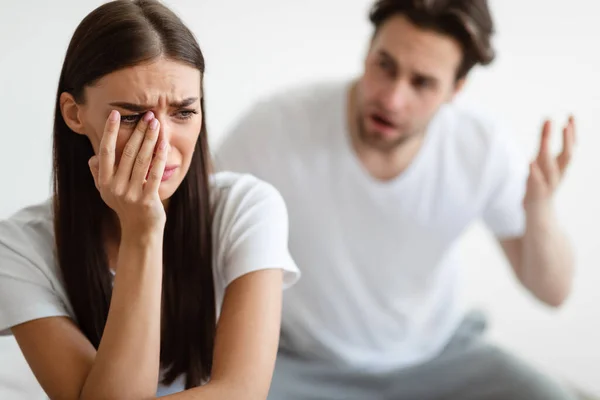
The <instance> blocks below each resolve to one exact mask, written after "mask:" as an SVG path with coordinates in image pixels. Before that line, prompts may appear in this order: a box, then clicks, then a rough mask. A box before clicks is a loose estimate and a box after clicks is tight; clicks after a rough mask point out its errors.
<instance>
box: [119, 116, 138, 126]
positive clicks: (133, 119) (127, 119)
mask: <svg viewBox="0 0 600 400" xmlns="http://www.w3.org/2000/svg"><path fill="white" fill-rule="evenodd" d="M140 118H141V115H140V114H134V115H121V123H122V124H126V125H135V124H137V123H138V122H139V121H140Z"/></svg>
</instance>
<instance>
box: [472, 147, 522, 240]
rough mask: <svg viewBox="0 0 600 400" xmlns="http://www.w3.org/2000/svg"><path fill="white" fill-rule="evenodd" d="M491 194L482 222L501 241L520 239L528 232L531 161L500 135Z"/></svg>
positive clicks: (492, 158)
mask: <svg viewBox="0 0 600 400" xmlns="http://www.w3.org/2000/svg"><path fill="white" fill-rule="evenodd" d="M489 162H490V164H489V166H490V168H489V172H490V173H489V175H488V184H489V187H490V189H491V190H490V193H489V196H488V201H487V203H486V205H485V208H484V211H483V220H484V222H485V224H486V225H487V226H488V228H489V229H490V230H491V231H492V232H493V233H494V234H495V235H496V237H498V238H499V239H507V238H513V237H520V236H522V235H523V233H524V232H525V211H524V209H523V198H524V197H525V189H526V184H527V177H528V170H529V169H528V165H529V164H528V162H527V158H526V157H525V155H524V154H523V153H522V152H521V151H520V149H519V148H517V146H516V144H515V143H514V142H511V141H510V140H508V139H507V138H505V137H502V136H497V137H495V140H494V145H493V146H492V151H491V156H490V159H489Z"/></svg>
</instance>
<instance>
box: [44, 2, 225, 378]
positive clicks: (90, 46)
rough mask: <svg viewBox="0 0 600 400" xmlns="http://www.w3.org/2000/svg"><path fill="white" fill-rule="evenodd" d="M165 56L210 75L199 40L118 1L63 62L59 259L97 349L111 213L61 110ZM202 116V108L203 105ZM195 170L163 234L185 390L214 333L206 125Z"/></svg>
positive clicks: (169, 15)
mask: <svg viewBox="0 0 600 400" xmlns="http://www.w3.org/2000/svg"><path fill="white" fill-rule="evenodd" d="M159 57H165V58H167V59H170V60H175V61H178V62H183V63H185V64H187V65H190V66H193V67H195V68H197V69H198V70H199V71H200V72H201V74H204V57H203V55H202V52H201V51H200V47H199V46H198V43H197V42H196V40H195V38H194V36H193V34H192V33H191V32H190V31H189V30H188V29H187V28H186V26H185V25H184V24H183V23H182V21H181V20H180V19H179V18H178V17H177V16H176V15H175V14H174V13H173V12H171V11H170V10H169V9H168V8H166V7H165V6H163V5H161V4H160V3H159V2H157V1H154V0H136V1H127V0H117V1H113V2H110V3H107V4H104V5H102V6H100V7H99V8H97V9H96V10H94V11H93V12H92V13H90V14H89V15H88V16H87V17H86V18H85V19H84V20H83V21H82V22H81V24H80V25H79V26H78V28H77V29H76V31H75V33H74V35H73V38H72V39H71V42H70V44H69V47H68V50H67V54H66V57H65V60H64V64H63V68H62V72H61V75H60V81H59V84H58V92H57V96H56V110H55V117H54V147H53V158H54V160H53V162H54V169H53V183H54V197H53V206H54V229H55V236H56V248H57V258H58V260H57V261H58V264H59V266H60V270H61V272H62V278H63V280H64V283H65V286H66V290H67V293H68V296H69V300H70V302H71V304H72V306H73V309H74V312H75V317H76V322H77V324H78V325H79V327H80V329H81V330H82V332H83V333H84V334H85V336H86V337H87V338H88V339H89V340H90V342H91V343H92V344H93V345H94V347H96V349H97V348H98V346H99V344H100V339H101V337H102V332H103V331H104V326H105V324H106V319H107V316H108V309H109V305H110V298H111V293H112V280H111V274H110V271H109V268H108V263H107V255H106V252H105V246H104V241H103V235H102V226H103V223H104V222H105V221H106V218H109V216H110V214H111V210H110V209H109V208H108V206H106V204H105V203H104V202H103V201H102V199H101V197H100V194H99V193H98V191H97V190H96V187H95V186H94V182H93V178H92V175H91V173H90V171H89V168H88V160H89V158H90V157H92V156H93V154H94V152H93V149H92V146H91V144H90V141H89V140H88V139H87V137H86V136H83V135H79V134H76V133H74V132H73V131H71V129H69V127H68V126H67V125H66V123H65V121H64V119H63V117H62V114H61V111H60V105H59V98H60V95H61V93H63V92H68V93H70V94H72V95H73V97H74V98H75V99H76V101H77V102H78V103H81V104H83V103H85V96H84V89H85V87H86V86H89V85H93V84H94V83H95V82H96V81H97V80H98V79H100V78H102V77H103V76H105V75H107V74H109V73H111V72H114V71H117V70H119V69H122V68H125V67H129V66H134V65H138V64H140V63H144V62H149V61H152V60H155V59H157V58H159ZM201 108H202V115H203V116H204V115H205V114H204V100H202V102H201ZM203 120H204V122H203V124H202V128H201V131H200V137H199V139H198V142H197V144H196V148H195V151H194V155H193V158H192V162H191V166H190V170H189V172H188V173H187V175H186V177H185V178H184V180H183V182H182V183H181V186H180V187H179V188H178V189H177V190H176V192H175V193H174V194H173V196H172V197H171V199H170V201H169V207H168V214H167V222H166V227H165V234H164V251H163V254H164V259H163V265H164V268H163V294H162V317H161V318H162V320H161V323H162V326H163V329H162V332H161V349H160V360H161V367H162V368H165V371H166V374H165V377H164V380H163V383H165V384H170V383H172V382H173V381H174V380H175V379H176V378H177V377H178V376H180V375H181V374H186V387H188V388H189V387H193V386H197V385H199V384H201V382H202V381H203V380H205V379H207V378H208V377H209V376H210V371H211V367H212V356H213V347H214V335H215V326H216V308H215V293H214V282H213V272H212V240H211V211H210V204H209V202H210V194H209V165H210V161H209V152H208V143H207V135H206V122H205V121H206V119H205V118H203Z"/></svg>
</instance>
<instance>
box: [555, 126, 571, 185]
mask: <svg viewBox="0 0 600 400" xmlns="http://www.w3.org/2000/svg"><path fill="white" fill-rule="evenodd" d="M574 146H575V123H574V120H573V117H571V118H569V122H568V123H567V125H566V126H565V127H564V129H563V149H562V151H561V153H560V154H559V155H558V157H556V161H557V164H558V168H559V170H560V173H561V175H562V174H564V172H565V171H566V169H567V167H568V166H569V162H570V161H571V157H572V155H573V147H574Z"/></svg>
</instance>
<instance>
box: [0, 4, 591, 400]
mask: <svg viewBox="0 0 600 400" xmlns="http://www.w3.org/2000/svg"><path fill="white" fill-rule="evenodd" d="M370 2H371V1H370V0H302V1H297V0H254V1H248V0H232V1H222V0H201V1H197V0H171V1H168V4H170V5H172V6H173V8H174V9H175V10H176V11H178V12H179V13H180V14H181V15H183V17H184V20H185V21H186V22H187V23H188V24H189V25H190V27H191V28H192V30H193V31H194V32H195V33H196V35H197V37H198V39H199V42H200V44H201V46H202V48H203V50H204V53H205V57H206V59H207V65H208V72H207V76H206V86H207V100H208V105H207V109H208V124H209V131H210V135H211V142H213V143H216V142H218V140H219V138H220V137H221V136H222V135H223V134H224V132H226V130H227V128H228V127H230V126H231V124H232V123H233V121H234V120H235V118H236V117H237V116H238V115H239V114H240V113H241V112H242V111H243V110H244V108H245V107H247V106H249V105H250V104H251V103H252V102H253V101H254V100H255V99H256V98H257V97H259V96H262V95H265V94H268V93H269V92H272V91H273V90H277V89H281V88H283V87H286V86H288V85H296V84H299V83H302V82H307V81H314V80H320V79H327V78H339V77H346V76H351V75H352V74H356V73H358V72H359V71H360V66H361V58H362V56H363V54H364V51H365V49H366V44H367V39H368V36H369V33H370V28H369V25H368V23H367V20H366V12H367V10H368V7H369V4H370ZM32 3H33V2H16V1H12V2H9V1H6V0H0V49H1V51H0V93H1V94H2V96H1V97H0V121H1V124H0V126H2V129H1V133H0V138H1V139H2V141H1V142H0V143H1V144H0V184H1V190H2V192H1V196H0V218H4V217H6V216H8V215H9V214H10V213H12V212H13V211H16V210H17V209H19V208H20V207H22V206H24V205H26V204H29V203H33V202H37V201H40V200H42V199H43V198H44V197H45V196H47V195H48V193H49V188H50V178H49V177H50V149H51V147H50V146H51V140H50V137H51V127H52V115H53V107H54V98H55V90H56V84H57V81H58V75H59V71H60V67H61V63H62V59H63V57H64V53H65V50H66V46H67V44H68V41H69V39H70V35H71V34H72V32H73V30H74V29H75V27H76V25H77V23H78V22H79V21H80V19H81V18H83V17H84V16H85V14H86V13H87V12H89V11H91V9H92V8H93V7H95V6H97V5H99V4H100V3H102V1H98V0H77V1H75V0H62V1H60V2H46V1H41V0H37V1H36V2H35V3H36V4H32ZM491 5H492V9H493V11H494V13H495V19H496V22H497V30H498V32H499V34H498V35H497V38H496V42H495V43H496V45H497V49H498V53H499V56H498V59H497V61H496V63H495V64H494V65H493V66H491V67H489V68H487V69H479V70H476V71H475V73H474V74H473V76H472V79H471V82H470V83H469V85H468V87H467V90H466V92H465V93H464V95H463V96H462V99H461V101H467V102H471V103H478V105H479V106H484V107H486V108H487V109H489V110H490V111H491V112H493V113H495V114H497V115H498V116H499V117H500V118H502V119H504V120H505V121H507V122H508V123H510V124H511V125H512V126H513V127H514V130H513V131H510V132H506V134H507V135H511V136H512V137H513V138H514V139H515V140H517V141H518V142H519V143H520V144H521V145H522V146H523V148H524V149H525V150H526V151H527V152H530V153H531V154H533V152H534V151H535V150H536V146H537V140H538V135H539V130H540V125H541V121H542V118H544V117H546V116H549V117H552V118H554V119H555V120H556V121H557V122H559V123H561V124H562V123H563V122H564V120H565V119H566V116H567V113H568V112H573V113H574V114H575V116H576V118H577V121H578V126H579V131H578V133H579V146H578V148H577V152H576V156H575V159H574V161H573V165H572V168H571V170H570V172H569V175H568V177H567V180H566V181H565V182H564V185H563V186H562V189H561V191H560V193H559V194H558V196H557V199H556V204H557V207H558V208H559V210H560V214H561V216H562V221H563V224H564V226H565V228H566V229H567V230H568V232H569V233H570V234H571V237H572V239H573V242H574V245H575V249H576V252H577V259H578V265H577V266H578V275H577V279H576V282H575V290H574V293H573V296H572V298H571V299H570V301H569V303H568V304H567V305H566V306H565V307H564V308H563V309H562V310H560V311H558V312H556V311H550V310H548V309H545V308H543V307H541V306H539V305H538V304H537V303H535V302H534V301H533V300H532V299H531V298H530V296H528V295H527V294H526V293H524V292H523V290H521V289H520V288H518V286H517V285H516V284H515V282H514V279H513V278H512V276H511V275H510V273H509V272H508V267H507V265H506V263H505V262H504V261H503V259H502V258H500V256H499V252H498V250H497V248H496V247H495V245H494V244H493V242H491V241H490V240H489V237H488V235H487V233H486V232H484V231H483V230H482V229H481V228H479V227H474V228H473V229H472V230H471V231H470V232H469V234H468V235H467V237H466V238H465V241H464V243H463V248H464V250H465V251H464V253H465V257H466V264H467V268H468V269H469V271H470V275H469V276H470V290H469V293H468V296H469V298H471V299H472V301H473V302H474V303H475V304H477V305H479V306H481V307H483V308H485V309H486V310H488V311H489V312H490V316H491V319H492V328H491V336H492V338H493V339H494V340H497V341H498V342H500V343H502V344H504V345H505V346H507V347H509V348H511V349H513V350H514V351H517V352H519V353H521V354H522V355H523V356H524V357H526V358H527V359H528V360H530V361H531V362H532V363H534V364H536V365H538V366H540V367H541V368H544V369H546V370H547V371H549V372H550V373H553V374H556V375H559V376H562V377H565V378H566V379H568V380H569V381H571V382H574V383H576V384H577V385H579V386H580V387H583V388H587V389H588V390H593V391H595V392H597V393H598V394H600V345H599V344H598V338H599V337H600V311H599V307H600V291H598V290H597V287H598V283H600V255H598V252H597V248H598V243H599V240H598V237H599V233H598V228H599V222H600V206H599V205H600V194H599V193H600V191H599V190H598V187H599V185H600V182H599V179H598V175H597V173H598V172H597V171H598V168H599V167H600V162H599V160H598V156H597V150H596V149H597V148H600V138H599V137H600V122H599V121H598V119H597V118H596V116H597V114H598V111H599V110H600V94H598V90H599V89H600V79H599V78H598V76H597V74H598V71H600V49H598V46H597V45H596V43H597V38H598V37H600V24H598V23H597V16H598V15H600V14H599V12H600V6H599V5H598V3H597V2H594V1H590V0H570V1H569V2H565V1H559V0H527V1H522V0H519V1H517V0H502V1H500V0H491ZM557 132H558V131H557ZM555 139H556V141H555V142H556V143H555V144H556V145H557V147H558V146H559V145H560V141H559V140H558V139H559V135H556V136H555ZM0 307H1V305H0ZM18 354H19V353H18V350H17V349H16V346H15V345H14V343H13V342H12V340H8V339H2V340H0V398H15V397H14V395H13V396H9V395H8V394H7V393H8V392H7V390H8V389H7V388H6V387H4V392H3V388H2V385H3V384H4V383H3V382H5V381H6V380H10V381H11V382H13V384H16V383H18V381H19V380H21V381H23V382H26V383H29V384H30V383H31V382H33V380H32V379H33V378H32V377H31V375H28V372H27V370H26V368H25V364H24V363H23V361H22V360H20V359H18V358H17V357H18ZM15 376H17V378H15Z"/></svg>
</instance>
